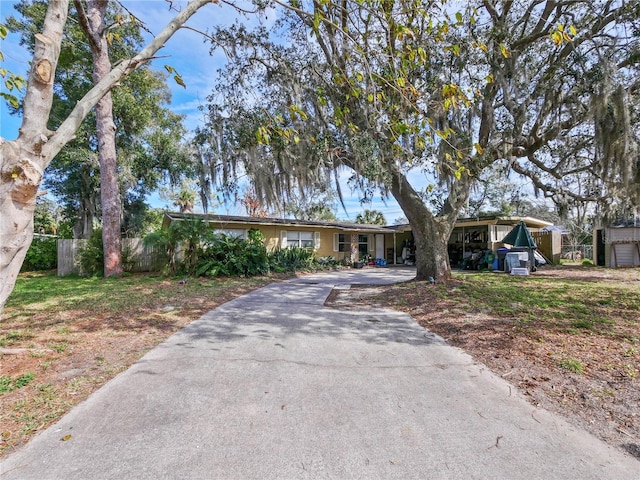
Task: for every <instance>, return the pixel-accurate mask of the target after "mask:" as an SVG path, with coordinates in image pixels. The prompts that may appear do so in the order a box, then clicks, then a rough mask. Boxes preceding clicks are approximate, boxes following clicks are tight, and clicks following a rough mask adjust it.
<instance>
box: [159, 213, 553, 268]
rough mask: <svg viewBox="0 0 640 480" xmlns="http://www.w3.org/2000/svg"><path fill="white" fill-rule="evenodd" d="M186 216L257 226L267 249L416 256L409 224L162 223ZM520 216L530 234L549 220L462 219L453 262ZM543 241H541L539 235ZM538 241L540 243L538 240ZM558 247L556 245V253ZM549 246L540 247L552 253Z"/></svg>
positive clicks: (354, 257) (229, 229)
mask: <svg viewBox="0 0 640 480" xmlns="http://www.w3.org/2000/svg"><path fill="white" fill-rule="evenodd" d="M185 218H200V219H202V220H203V221H205V222H207V223H208V224H209V225H211V227H212V228H214V229H215V230H217V231H219V232H220V233H225V234H227V235H233V236H237V237H241V238H246V237H247V234H248V232H249V230H251V229H257V230H260V232H262V234H263V235H264V237H265V244H266V247H267V248H268V249H276V248H287V247H292V246H297V247H303V248H313V249H314V251H315V255H316V256H317V257H329V256H331V257H334V258H336V259H337V260H339V261H341V260H344V259H345V258H346V259H348V260H350V261H352V262H355V261H359V260H361V259H363V258H365V257H366V258H370V259H383V260H385V261H386V262H387V263H388V264H403V263H412V261H413V260H414V259H415V257H414V254H415V252H414V248H413V237H412V234H411V227H410V226H409V225H392V226H380V225H366V224H358V223H347V222H339V221H338V222H320V221H306V220H295V219H286V218H259V217H243V216H233V215H215V214H192V213H188V214H187V213H166V214H165V218H164V223H163V225H164V226H168V225H169V224H170V223H171V222H174V221H180V220H184V219H185ZM521 220H523V221H524V222H525V223H526V225H527V227H528V228H529V229H530V231H531V232H532V234H534V235H535V234H536V233H537V232H540V230H541V229H543V228H544V227H546V226H549V225H551V223H549V222H545V221H543V220H539V219H535V218H530V217H498V216H495V217H480V218H465V219H460V220H459V221H458V222H457V223H456V226H455V228H454V229H453V233H452V235H451V237H450V239H449V255H450V257H451V261H452V262H451V263H452V266H454V265H456V264H457V263H458V261H459V260H460V259H462V258H463V256H464V254H465V253H466V252H470V251H479V250H485V249H491V250H494V251H495V250H497V249H498V248H500V247H502V246H503V244H502V243H501V240H502V238H504V237H505V235H507V233H509V231H511V229H512V228H513V227H514V226H515V225H516V224H517V223H518V222H519V221H521ZM537 241H538V242H539V243H541V242H540V241H539V240H537ZM541 246H542V245H541ZM559 249H560V246H558V247H557V250H558V252H557V255H558V258H559V254H560V250H559ZM552 250H553V247H552V246H550V247H549V251H544V247H543V252H544V253H545V255H546V256H547V257H548V258H554V257H555V252H554V251H552Z"/></svg>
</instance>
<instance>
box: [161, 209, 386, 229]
mask: <svg viewBox="0 0 640 480" xmlns="http://www.w3.org/2000/svg"><path fill="white" fill-rule="evenodd" d="M165 216H166V217H167V218H168V219H169V220H170V221H175V220H185V219H189V218H200V219H202V220H204V221H205V222H209V223H216V224H228V223H242V224H246V225H282V226H298V227H318V228H336V229H339V230H345V231H346V230H348V231H353V230H358V231H361V232H370V233H390V232H393V230H394V228H393V227H384V226H381V225H370V224H366V223H348V222H320V221H315V220H297V219H293V218H270V217H243V216H237V215H217V214H210V213H177V212H167V213H165Z"/></svg>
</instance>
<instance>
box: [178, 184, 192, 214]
mask: <svg viewBox="0 0 640 480" xmlns="http://www.w3.org/2000/svg"><path fill="white" fill-rule="evenodd" d="M195 202H196V193H195V192H193V191H191V190H186V189H182V190H180V193H178V195H177V196H176V199H175V200H174V201H173V204H174V205H175V206H176V207H178V208H179V209H180V213H193V206H194V204H195Z"/></svg>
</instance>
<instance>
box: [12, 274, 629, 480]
mask: <svg viewBox="0 0 640 480" xmlns="http://www.w3.org/2000/svg"><path fill="white" fill-rule="evenodd" d="M412 274H413V272H412V271H411V270H409V269H391V268H389V269H375V270H374V269H371V270H364V271H355V270H354V271H349V272H341V273H339V274H324V275H313V276H308V277H304V278H303V279H297V280H292V281H288V282H284V283H278V284H272V285H270V286H268V287H266V288H263V289H261V290H257V291H255V292H253V293H250V294H248V295H245V296H243V297H241V298H238V299H236V300H234V301H232V302H229V303H227V304H225V305H222V306H221V307H219V308H217V309H215V310H213V311H211V312H209V313H207V314H206V315H204V316H203V317H202V318H201V319H199V320H198V321H196V322H194V323H192V324H191V325H190V326H188V327H187V328H185V329H183V330H182V331H180V332H179V333H178V334H176V335H174V336H173V337H171V338H170V339H169V340H168V341H167V342H165V343H163V344H162V345H160V346H159V347H157V348H155V349H154V350H152V351H151V352H149V353H148V354H147V355H146V356H145V357H143V358H142V359H141V360H140V361H139V362H137V363H136V364H135V365H133V366H132V367H131V368H130V369H129V370H127V371H126V372H124V373H123V374H121V375H119V376H118V377H116V378H115V379H114V380H112V381H111V382H109V383H108V384H107V385H106V386H104V387H103V388H102V389H100V390H99V391H97V392H96V393H95V394H93V395H92V396H91V397H90V398H89V399H88V400H87V401H85V402H83V403H82V404H80V405H78V406H77V407H76V408H74V409H73V410H72V411H71V412H70V413H69V414H68V415H66V416H65V417H64V418H63V419H61V420H60V421H59V422H58V423H57V424H55V425H54V426H52V427H51V428H49V429H48V430H46V431H44V432H42V433H41V434H40V435H38V436H37V437H36V438H34V439H33V440H32V441H31V442H30V443H29V444H28V445H27V446H26V447H25V448H23V449H21V450H19V451H18V452H16V453H15V454H13V455H12V456H10V457H8V458H6V459H5V460H4V461H3V463H2V465H1V471H2V475H1V477H0V478H1V479H2V480H9V479H21V480H27V479H37V480H45V479H60V480H72V479H82V480H87V479H119V480H120V479H325V478H334V479H346V478H359V479H360V478H361V479H377V478H381V479H394V478H397V479H412V478H424V479H465V480H467V479H483V480H484V479H489V478H491V479H527V480H532V479H545V480H549V479H572V480H573V479H582V480H585V479H607V480H613V479H632V478H640V462H638V461H637V460H635V459H633V458H631V457H630V456H627V455H624V454H623V453H621V452H619V451H617V450H614V449H612V448H609V447H607V446H606V445H605V444H604V443H602V442H600V441H599V440H597V439H595V438H594V437H592V436H591V435H589V434H588V433H586V432H584V431H581V430H579V429H576V428H574V427H571V426H569V425H567V424H566V423H565V422H564V421H563V420H562V419H560V418H559V417H557V416H555V415H552V414H550V413H548V412H546V411H544V410H539V409H536V408H534V407H532V406H531V405H530V404H528V403H527V402H526V401H525V400H524V399H523V398H522V397H521V396H519V395H518V394H517V393H516V391H515V388H513V387H511V386H510V385H509V384H508V383H506V382H505V381H503V380H502V379H500V378H498V377H496V376H495V375H493V374H491V373H490V372H489V371H488V370H487V369H486V368H485V367H483V366H482V365H478V364H476V363H474V361H473V360H472V359H471V358H470V357H469V356H467V355H466V354H464V353H463V352H461V351H460V350H458V349H455V348H452V347H449V346H447V345H446V344H445V343H444V342H443V341H442V340H441V339H440V338H439V337H436V336H434V335H432V334H430V333H429V332H427V331H425V330H423V329H422V328H421V327H419V326H418V325H417V324H416V323H415V322H414V321H413V320H412V319H411V318H410V317H409V316H407V315H404V314H401V313H396V312H391V311H388V310H379V309H373V308H372V309H368V310H366V309H365V310H362V311H339V310H334V309H330V308H325V307H324V306H323V302H324V300H325V298H326V296H327V295H328V294H329V292H330V291H331V288H332V286H333V285H335V284H345V283H350V282H355V283H357V282H364V283H378V282H380V283H384V282H393V281H399V280H402V279H408V278H410V277H411V275H412ZM67 435H71V437H70V438H69V439H68V440H67V441H62V440H61V439H62V438H63V437H65V436H67Z"/></svg>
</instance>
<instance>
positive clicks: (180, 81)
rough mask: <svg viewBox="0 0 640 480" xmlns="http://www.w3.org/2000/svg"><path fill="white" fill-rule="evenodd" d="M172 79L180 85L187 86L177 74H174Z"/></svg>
mask: <svg viewBox="0 0 640 480" xmlns="http://www.w3.org/2000/svg"><path fill="white" fill-rule="evenodd" d="M173 79H174V80H175V81H176V83H177V84H178V85H180V86H181V87H184V88H187V86H186V85H185V83H184V81H183V80H182V77H181V76H180V75H178V74H175V75H174V76H173Z"/></svg>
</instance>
